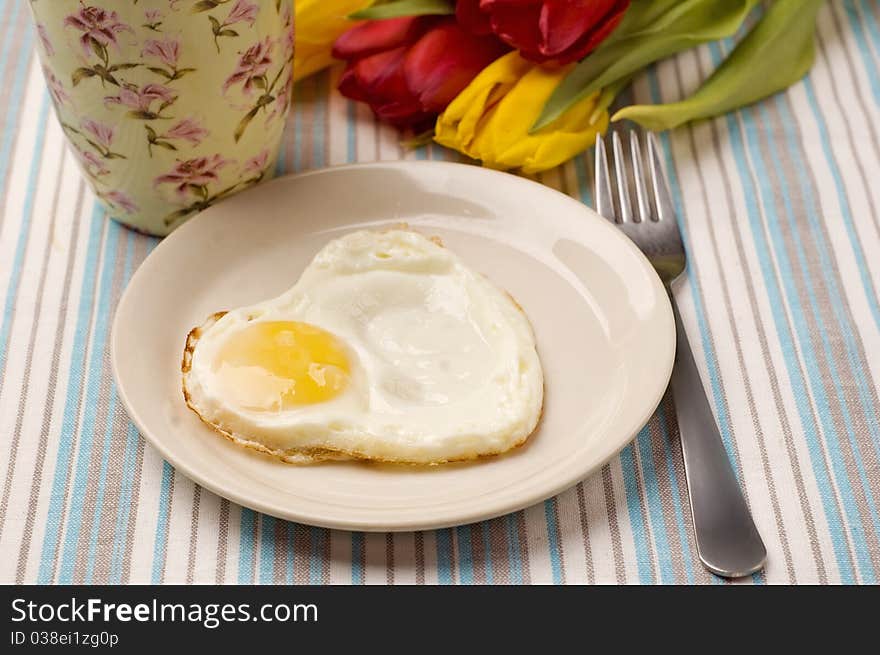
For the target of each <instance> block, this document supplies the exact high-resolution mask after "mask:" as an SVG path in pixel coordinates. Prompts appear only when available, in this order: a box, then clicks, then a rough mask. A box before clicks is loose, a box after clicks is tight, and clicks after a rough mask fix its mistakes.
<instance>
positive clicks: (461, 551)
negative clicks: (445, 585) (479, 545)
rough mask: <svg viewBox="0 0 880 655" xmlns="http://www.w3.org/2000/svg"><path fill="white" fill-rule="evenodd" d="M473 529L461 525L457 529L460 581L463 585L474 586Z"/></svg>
mask: <svg viewBox="0 0 880 655" xmlns="http://www.w3.org/2000/svg"><path fill="white" fill-rule="evenodd" d="M471 527H472V526H470V525H460V526H458V527H457V528H455V538H456V540H457V541H458V581H459V582H460V583H461V584H474V554H473V550H472V548H471Z"/></svg>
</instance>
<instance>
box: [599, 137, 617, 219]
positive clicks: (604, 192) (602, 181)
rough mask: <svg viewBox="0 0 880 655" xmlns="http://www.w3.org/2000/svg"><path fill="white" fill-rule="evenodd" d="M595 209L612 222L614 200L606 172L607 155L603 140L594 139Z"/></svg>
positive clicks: (609, 178)
mask: <svg viewBox="0 0 880 655" xmlns="http://www.w3.org/2000/svg"><path fill="white" fill-rule="evenodd" d="M595 189H596V211H597V212H598V213H599V215H600V216H604V217H605V218H607V219H608V220H609V221H611V222H612V223H614V222H615V221H616V220H617V219H616V216H615V214H614V200H613V198H612V196H611V176H610V175H609V174H608V157H607V156H606V155H605V142H604V141H603V140H602V137H601V136H600V137H599V138H597V139H596V185H595Z"/></svg>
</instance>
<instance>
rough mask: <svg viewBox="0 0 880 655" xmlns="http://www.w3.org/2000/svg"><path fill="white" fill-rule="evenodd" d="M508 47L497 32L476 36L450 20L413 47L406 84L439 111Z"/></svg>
mask: <svg viewBox="0 0 880 655" xmlns="http://www.w3.org/2000/svg"><path fill="white" fill-rule="evenodd" d="M505 50H506V48H505V46H504V44H502V43H501V41H499V40H498V39H496V38H495V37H494V36H482V37H481V36H474V35H472V34H469V33H468V32H466V31H465V30H464V29H462V27H461V26H460V25H459V24H458V23H457V22H456V21H455V20H449V21H448V22H446V23H444V24H442V25H440V26H438V27H435V28H434V29H432V30H429V31H428V32H427V33H426V34H425V35H424V36H423V37H422V38H421V39H419V40H418V42H416V44H415V45H413V46H412V47H411V48H410V50H409V52H408V53H407V56H406V61H405V62H404V74H405V76H406V80H407V85H408V86H409V88H410V89H411V90H412V92H413V93H414V94H415V95H417V96H418V97H419V100H420V101H421V103H422V108H423V109H424V110H426V111H431V112H435V113H439V112H441V111H443V110H444V109H445V108H446V105H448V104H449V103H450V101H451V100H452V99H453V98H454V97H455V96H457V95H458V94H459V93H460V92H461V90H462V89H464V88H465V87H466V86H467V85H468V84H469V83H470V81H471V80H472V79H474V77H476V76H477V73H479V72H480V71H481V70H483V68H485V67H486V66H488V65H489V64H490V63H491V62H492V61H494V60H495V59H497V58H498V57H500V56H501V55H502V54H503V53H504V51H505Z"/></svg>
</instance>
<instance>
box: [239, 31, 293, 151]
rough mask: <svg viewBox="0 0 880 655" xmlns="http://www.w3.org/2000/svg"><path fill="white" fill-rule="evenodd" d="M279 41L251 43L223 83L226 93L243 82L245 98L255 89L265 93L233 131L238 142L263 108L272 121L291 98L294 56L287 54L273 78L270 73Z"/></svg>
mask: <svg viewBox="0 0 880 655" xmlns="http://www.w3.org/2000/svg"><path fill="white" fill-rule="evenodd" d="M275 43H276V42H275V41H273V40H272V39H270V38H268V37H266V38H265V39H263V40H262V41H258V42H257V43H255V44H253V45H252V46H250V47H249V48H248V49H247V50H245V51H244V52H243V53H242V54H241V56H240V57H239V59H238V65H237V66H236V67H235V70H233V71H232V74H231V75H230V76H229V77H228V78H226V82H224V84H223V93H224V94H226V93H227V92H228V91H229V90H230V89H231V88H233V87H235V86H238V85H241V92H242V94H243V95H244V96H245V97H247V96H252V95H253V92H254V89H259V90H260V91H261V92H262V93H261V94H260V96H259V97H258V98H257V100H256V102H254V104H253V105H252V106H251V108H250V109H249V110H248V112H247V113H246V114H245V115H244V116H243V117H242V119H241V120H240V121H239V122H238V125H237V126H236V128H235V131H234V132H233V138H234V139H235V141H236V142H238V141H239V140H240V139H241V137H242V136H243V135H244V132H245V130H246V129H247V127H248V125H250V123H251V121H252V120H253V119H254V118H255V117H256V116H257V114H258V113H260V111H263V112H264V113H267V114H268V116H267V117H266V121H267V123H268V122H269V121H270V120H271V118H272V117H273V116H274V115H275V114H276V113H280V112H284V111H285V110H286V107H287V105H286V103H287V102H288V101H289V88H288V87H289V84H290V76H291V74H292V73H291V67H292V60H291V58H287V57H283V58H282V59H281V61H280V65H279V67H278V70H277V72H276V73H275V75H273V76H272V79H271V81H270V80H269V77H268V75H269V72H270V70H271V68H272V64H273V61H274V60H273V56H272V51H273V49H274V47H275ZM285 72H287V77H286V78H284V81H283V83H282V85H281V88H280V89H279V90H276V87H277V86H278V82H279V81H280V80H281V79H282V75H284V73H285ZM279 99H280V100H279ZM273 103H274V104H275V111H272V112H270V111H269V107H270V106H271V105H273ZM279 107H281V109H280V112H279V110H278V108H279Z"/></svg>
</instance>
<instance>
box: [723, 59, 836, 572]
mask: <svg viewBox="0 0 880 655" xmlns="http://www.w3.org/2000/svg"><path fill="white" fill-rule="evenodd" d="M710 50H712V52H713V55H714V57H713V58H716V59H717V58H718V53H717V50H716V49H714V48H710ZM742 113H743V114H744V113H745V112H742ZM724 120H725V122H726V124H727V132H728V139H729V142H730V147H731V150H732V152H733V156H734V161H735V162H736V166H737V172H738V175H739V178H740V181H741V183H742V185H743V188H744V194H743V197H744V201H745V204H746V210H747V211H746V213H747V216H748V221H749V227H750V230H751V233H752V240H753V243H754V247H755V251H756V253H757V260H758V264H759V266H760V267H761V273H762V277H763V281H764V288H765V290H766V292H767V294H768V299H769V306H770V310H771V313H772V315H773V320H774V324H775V326H776V331H777V336H778V339H779V345H780V349H781V350H782V354H783V359H784V361H785V366H786V370H787V372H788V378H789V383H790V384H791V386H792V391H793V398H794V401H795V404H796V406H797V409H798V414H799V416H800V420H801V424H802V426H803V430H804V437H805V440H806V442H807V446H808V449H809V451H810V462H811V465H812V469H813V475H814V476H815V479H816V483H817V486H818V488H819V494H820V497H821V499H822V504H823V508H824V511H825V515H826V520H827V524H828V528H829V532H830V536H831V541H832V544H833V546H834V551H835V555H836V557H837V563H838V568H839V570H840V572H841V576H842V581H843V582H844V583H846V582H852V581H853V570H852V562H851V560H850V557H849V549H848V547H847V544H846V538H845V535H844V533H843V530H842V517H841V516H840V513H839V512H838V510H837V506H836V502H835V500H834V494H833V490H832V488H831V480H830V477H829V472H828V470H827V468H826V467H825V466H824V462H823V455H822V446H821V443H820V440H819V435H818V426H817V424H816V422H815V420H814V418H813V415H812V411H811V408H810V399H809V393H808V391H807V389H806V386H805V383H804V379H803V376H802V374H801V371H800V365H799V362H798V355H797V352H796V349H795V345H794V344H795V339H794V334H792V332H791V331H790V329H789V327H788V321H787V318H786V315H785V303H784V299H783V292H782V289H781V288H780V286H779V284H778V282H777V279H776V275H775V271H774V270H773V264H772V256H771V252H770V245H769V244H768V243H767V241H766V239H765V237H764V232H763V220H762V217H761V209H760V207H759V204H758V199H759V198H763V199H766V198H768V197H769V199H770V200H769V202H766V201H765V202H764V203H763V204H764V206H765V209H766V211H767V214H768V223H770V224H776V223H777V222H778V221H777V217H776V216H775V211H774V208H773V194H774V190H773V189H772V188H768V186H769V185H768V183H767V181H766V180H767V178H766V172H762V171H757V172H756V175H755V177H756V178H757V184H758V187H756V185H755V184H756V183H755V181H754V180H753V179H752V176H751V174H750V171H749V164H748V160H747V157H746V148H745V144H744V143H743V134H742V133H741V130H740V128H739V127H738V126H737V123H736V118H735V116H733V115H728V116H727V117H725V118H724ZM746 136H747V135H746ZM758 165H759V166H760V164H758ZM762 180H763V183H762ZM759 187H760V188H759ZM786 261H787V260H786V258H785V253H784V252H783V253H782V254H781V261H780V265H781V266H782V265H784V264H785V263H786ZM783 277H784V276H783ZM789 278H790V276H789ZM783 282H784V280H783ZM787 292H788V294H789V295H790V294H791V289H790V288H789V289H787ZM793 311H794V310H793ZM795 318H796V317H795Z"/></svg>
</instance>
